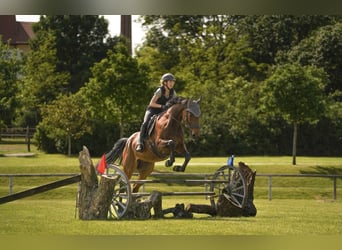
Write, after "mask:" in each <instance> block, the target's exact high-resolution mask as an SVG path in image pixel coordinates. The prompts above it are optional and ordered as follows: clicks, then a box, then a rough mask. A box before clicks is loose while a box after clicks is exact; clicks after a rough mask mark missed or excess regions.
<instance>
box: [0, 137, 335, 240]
mask: <svg viewBox="0 0 342 250" xmlns="http://www.w3.org/2000/svg"><path fill="white" fill-rule="evenodd" d="M2 146H3V145H1V144H0V154H4V153H8V152H25V148H23V149H20V148H16V149H13V147H12V148H11V150H5V149H4V147H2ZM19 146H20V145H19ZM24 146H25V145H24ZM32 151H33V152H35V153H36V155H35V156H34V157H0V173H1V174H5V173H6V174H8V173H78V172H79V162H78V158H77V156H73V157H67V156H63V155H59V154H56V155H48V154H43V153H40V152H38V151H37V150H36V149H34V148H33V149H32ZM97 160H98V158H93V161H94V162H97ZM239 161H243V162H245V163H246V164H247V165H249V166H250V167H251V168H252V169H253V170H256V171H257V173H258V174H261V173H315V174H342V158H341V157H335V158H332V157H298V158H297V165H296V166H292V165H291V157H267V156H264V157H242V156H241V157H240V156H236V157H235V163H236V164H237V162H239ZM177 162H178V163H181V162H182V159H181V158H177ZM225 162H226V158H193V159H192V160H191V162H190V164H189V166H188V168H187V170H186V172H188V173H214V172H215V171H216V169H218V168H219V167H220V166H222V165H225ZM155 170H156V171H158V172H169V171H171V170H170V169H168V168H165V167H164V166H163V163H158V164H157V165H156V168H155ZM56 179H58V178H53V177H49V178H41V177H34V178H32V177H31V178H27V177H16V178H14V180H13V185H14V186H13V190H14V192H18V191H21V190H25V189H28V188H31V187H35V186H37V185H41V184H45V183H48V182H51V181H54V180H56ZM59 179H60V178H59ZM8 186H9V179H8V178H6V177H0V196H4V195H7V194H8V190H9V188H8ZM147 189H150V190H155V189H158V190H160V191H164V190H165V191H192V190H190V189H193V187H188V186H179V185H164V186H162V185H160V184H156V186H151V187H147ZM196 190H197V189H196ZM76 193H77V184H73V185H69V186H66V187H62V188H59V189H56V190H52V191H49V192H46V193H43V194H39V195H35V196H32V197H28V198H25V199H22V200H18V201H14V202H10V203H6V204H3V205H0V221H1V224H0V235H17V234H29V235H291V236H296V235H303V236H304V235H341V234H342V226H341V225H342V216H341V214H342V180H341V179H338V180H337V201H333V200H332V180H331V179H328V178H294V177H293V178H280V177H277V178H275V177H274V179H273V182H272V193H273V200H272V201H269V200H268V199H267V198H268V178H267V177H261V176H260V177H258V176H257V178H256V182H255V189H254V196H255V200H254V203H255V205H256V207H257V210H258V213H257V216H256V217H250V218H247V217H240V218H212V217H210V216H207V215H199V214H195V217H194V219H173V218H166V219H159V220H154V219H151V220H137V221H128V220H123V221H116V220H115V221H111V220H109V221H81V220H79V219H77V218H75V197H76ZM208 202H209V201H207V200H205V199H203V197H191V198H190V197H165V198H163V208H169V207H174V205H175V204H176V203H184V204H188V203H196V204H208Z"/></svg>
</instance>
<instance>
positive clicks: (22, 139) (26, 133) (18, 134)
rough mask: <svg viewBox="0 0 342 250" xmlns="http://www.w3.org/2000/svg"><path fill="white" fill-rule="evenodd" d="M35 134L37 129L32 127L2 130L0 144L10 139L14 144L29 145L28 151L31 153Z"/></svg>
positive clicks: (0, 131)
mask: <svg viewBox="0 0 342 250" xmlns="http://www.w3.org/2000/svg"><path fill="white" fill-rule="evenodd" d="M35 132H36V128H30V127H26V128H23V127H15V128H0V143H1V142H3V141H4V140H6V139H10V140H11V143H13V144H16V143H25V144H26V145H27V151H28V152H30V151H31V139H32V137H33V134H34V133H35ZM17 139H19V141H18V140H17Z"/></svg>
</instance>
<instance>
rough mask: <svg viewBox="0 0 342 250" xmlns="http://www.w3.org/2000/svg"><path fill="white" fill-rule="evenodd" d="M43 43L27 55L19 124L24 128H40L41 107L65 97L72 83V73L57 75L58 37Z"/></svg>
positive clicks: (46, 35) (50, 36) (20, 99)
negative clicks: (70, 76)
mask: <svg viewBox="0 0 342 250" xmlns="http://www.w3.org/2000/svg"><path fill="white" fill-rule="evenodd" d="M39 40H40V43H39V44H36V46H35V47H34V48H33V49H32V50H30V51H29V52H28V54H27V57H26V61H25V65H24V68H23V73H24V75H23V79H22V81H21V86H20V88H19V90H20V91H19V93H18V95H17V99H18V100H19V101H20V103H21V109H20V110H19V114H18V116H17V121H16V122H17V123H18V124H21V125H30V126H35V125H37V124H38V123H39V121H40V107H41V106H43V105H46V104H49V103H51V102H52V101H53V100H55V99H56V98H57V96H58V95H60V94H61V93H65V87H66V85H67V84H68V81H69V74H68V73H66V72H58V71H57V67H56V63H57V57H56V54H57V48H56V41H55V37H54V36H53V35H52V34H51V33H47V34H45V36H43V37H41V38H39Z"/></svg>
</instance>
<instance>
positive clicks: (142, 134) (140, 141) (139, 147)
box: [135, 123, 147, 152]
mask: <svg viewBox="0 0 342 250" xmlns="http://www.w3.org/2000/svg"><path fill="white" fill-rule="evenodd" d="M146 127H147V123H146V124H145V123H143V125H141V128H140V134H139V138H138V144H137V147H136V149H135V150H136V151H138V152H142V151H143V150H144V139H145V134H146Z"/></svg>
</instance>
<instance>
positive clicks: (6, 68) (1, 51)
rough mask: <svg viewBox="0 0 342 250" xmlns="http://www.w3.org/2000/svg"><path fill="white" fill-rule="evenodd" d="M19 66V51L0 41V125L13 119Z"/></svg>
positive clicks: (19, 71) (10, 122) (10, 123)
mask: <svg viewBox="0 0 342 250" xmlns="http://www.w3.org/2000/svg"><path fill="white" fill-rule="evenodd" d="M0 41H1V35H0ZM21 67H22V60H21V55H20V52H19V51H18V50H17V49H11V48H10V47H9V45H8V44H4V43H2V42H0V114H1V116H0V127H2V126H10V125H12V122H13V120H14V117H15V109H16V107H17V99H16V98H15V97H16V93H17V91H18V80H19V79H18V76H19V75H20V73H21Z"/></svg>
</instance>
